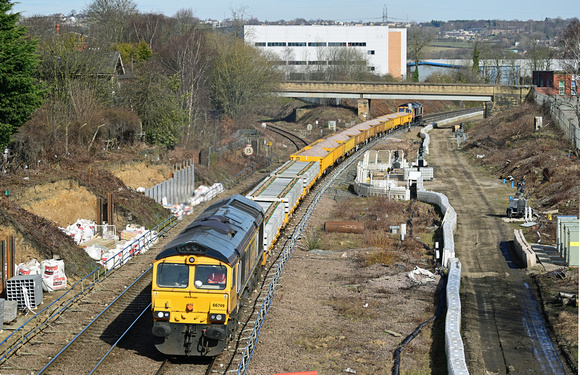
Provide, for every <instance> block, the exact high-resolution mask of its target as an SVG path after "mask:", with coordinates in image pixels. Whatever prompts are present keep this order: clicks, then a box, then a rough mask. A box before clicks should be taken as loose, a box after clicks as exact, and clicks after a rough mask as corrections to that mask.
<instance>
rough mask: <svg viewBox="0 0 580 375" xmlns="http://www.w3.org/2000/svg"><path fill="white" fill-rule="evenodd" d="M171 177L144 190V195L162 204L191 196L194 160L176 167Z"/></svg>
mask: <svg viewBox="0 0 580 375" xmlns="http://www.w3.org/2000/svg"><path fill="white" fill-rule="evenodd" d="M177 168H179V170H176V171H174V172H173V177H172V178H170V179H169V180H166V181H163V182H161V183H159V184H157V185H155V186H153V187H152V188H149V189H147V190H145V195H146V196H148V197H150V198H153V199H154V200H155V201H156V202H157V203H160V204H164V205H173V204H179V203H183V202H186V201H187V198H189V197H192V196H193V193H194V191H195V166H194V161H193V160H191V161H188V162H187V163H186V165H185V166H183V165H181V166H179V167H176V169H177Z"/></svg>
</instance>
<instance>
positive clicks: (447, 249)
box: [417, 190, 457, 268]
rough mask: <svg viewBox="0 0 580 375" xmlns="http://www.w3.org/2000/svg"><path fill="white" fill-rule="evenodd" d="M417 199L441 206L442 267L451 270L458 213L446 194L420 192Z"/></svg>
mask: <svg viewBox="0 0 580 375" xmlns="http://www.w3.org/2000/svg"><path fill="white" fill-rule="evenodd" d="M417 199H418V200H420V201H421V202H427V203H431V204H435V205H437V206H439V208H440V209H441V212H442V213H443V255H442V258H441V265H442V266H443V267H446V268H449V260H450V259H451V258H455V242H454V240H453V231H454V230H455V227H456V226H457V213H456V212H455V210H454V209H453V207H451V205H450V204H449V200H448V199H447V197H446V196H445V195H444V194H441V193H437V192H435V191H427V190H419V191H418V192H417Z"/></svg>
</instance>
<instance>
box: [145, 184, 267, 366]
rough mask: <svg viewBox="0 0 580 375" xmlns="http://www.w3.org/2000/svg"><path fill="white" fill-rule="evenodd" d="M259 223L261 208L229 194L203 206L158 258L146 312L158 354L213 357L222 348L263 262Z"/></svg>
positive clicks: (233, 330)
mask: <svg viewBox="0 0 580 375" xmlns="http://www.w3.org/2000/svg"><path fill="white" fill-rule="evenodd" d="M263 221H264V213H263V212H262V208H261V206H260V205H258V204H257V203H254V202H253V201H252V200H250V199H248V198H246V197H243V196H241V195H234V196H232V197H229V198H226V199H222V200H221V201H219V202H217V203H214V204H212V205H211V206H210V207H208V208H207V209H206V210H205V211H204V212H203V213H202V214H201V215H200V216H199V217H198V218H197V219H195V220H194V221H193V222H192V223H191V224H189V225H188V226H187V228H186V229H185V230H183V231H182V232H181V233H180V234H179V235H177V237H176V238H175V239H173V240H172V241H171V242H170V243H169V244H168V245H166V246H165V247H164V248H163V250H162V251H161V252H160V253H159V254H158V255H157V257H156V258H155V262H154V264H153V280H152V285H151V289H152V290H151V293H152V296H151V297H152V302H151V309H152V313H153V327H152V333H153V336H154V338H155V346H156V348H157V349H158V350H159V351H160V352H161V353H163V354H167V355H176V356H184V355H185V356H216V355H218V354H219V353H221V352H222V351H223V350H224V348H225V347H226V345H227V344H228V342H229V339H230V338H231V336H232V335H233V333H234V332H235V329H236V326H237V320H238V311H239V302H240V299H241V297H242V294H243V292H244V290H245V289H246V286H247V285H248V283H249V282H250V280H251V277H252V276H253V275H255V272H254V270H255V269H256V266H257V264H258V263H259V261H260V260H261V258H262V251H263V243H262V238H263Z"/></svg>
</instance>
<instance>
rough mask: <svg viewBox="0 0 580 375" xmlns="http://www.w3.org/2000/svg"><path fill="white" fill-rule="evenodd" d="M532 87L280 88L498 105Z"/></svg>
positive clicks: (298, 93) (301, 84) (302, 84)
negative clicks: (487, 102)
mask: <svg viewBox="0 0 580 375" xmlns="http://www.w3.org/2000/svg"><path fill="white" fill-rule="evenodd" d="M532 89H533V86H522V85H486V84H444V83H377V82H311V81H286V82H284V83H282V85H281V86H280V91H279V94H280V95H281V96H291V97H320V98H333V97H334V98H352V99H355V98H358V99H406V100H465V101H493V102H494V103H496V104H497V105H500V106H506V105H507V106H511V105H517V104H520V103H522V102H523V101H524V100H525V99H526V97H528V95H530V93H531V92H532Z"/></svg>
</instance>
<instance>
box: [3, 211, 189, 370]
mask: <svg viewBox="0 0 580 375" xmlns="http://www.w3.org/2000/svg"><path fill="white" fill-rule="evenodd" d="M177 222H178V220H177V218H176V217H175V216H173V215H172V216H170V217H168V218H166V219H165V220H163V221H162V222H161V223H160V224H158V225H157V226H156V227H155V228H153V229H152V231H155V229H157V230H156V231H155V232H156V234H155V235H154V236H151V237H150V238H148V239H147V241H146V242H144V243H143V244H141V242H139V251H141V250H143V248H145V247H147V246H149V245H152V244H153V243H154V242H155V241H157V239H158V238H159V237H160V236H162V235H164V234H165V233H166V232H168V231H169V230H171V229H172V228H173V227H174V226H175V225H177ZM129 246H130V245H129ZM129 246H127V247H125V248H124V249H123V250H121V251H120V252H119V253H117V254H116V255H115V256H114V257H113V258H111V259H110V260H111V261H114V260H115V258H116V257H117V255H119V254H122V253H123V252H124V251H125V250H127V248H128V247H129ZM126 260H128V259H126V258H122V259H121V262H120V264H119V265H118V266H120V265H122V264H124V263H126ZM118 266H117V265H115V266H113V267H111V268H110V269H108V270H105V271H104V272H102V271H103V269H102V268H101V267H97V268H95V269H94V270H93V271H91V272H90V273H88V274H87V275H86V276H84V277H83V278H81V279H80V280H79V281H77V282H76V283H75V284H74V285H73V286H71V287H70V288H69V289H68V290H67V291H66V292H65V293H64V294H63V295H62V296H60V297H59V298H57V299H56V300H54V301H53V302H52V303H50V304H49V305H48V306H46V307H45V308H44V309H42V310H40V311H39V312H38V313H36V315H34V316H33V317H31V318H30V319H28V320H27V321H26V322H24V323H23V324H22V325H21V326H20V327H18V328H17V329H16V330H14V332H12V333H11V334H10V335H8V336H7V337H6V338H5V339H4V340H3V341H2V342H0V347H2V345H4V344H6V345H8V342H9V340H11V339H15V340H16V341H15V342H14V343H12V344H10V345H9V346H8V348H7V349H6V350H5V351H4V353H3V354H2V356H0V363H3V362H4V361H6V359H7V358H8V357H9V356H10V355H11V354H12V353H13V352H14V351H15V350H17V349H18V348H20V346H22V345H23V344H24V343H25V342H27V341H28V340H30V339H31V338H32V337H34V335H36V334H37V333H38V332H39V331H40V330H41V329H42V328H44V327H45V326H46V325H47V324H49V323H51V322H52V321H54V320H55V319H56V318H57V317H58V316H60V315H61V314H62V313H63V312H64V311H65V310H66V309H68V308H69V307H70V305H72V304H73V303H75V302H77V301H78V300H79V299H80V298H81V297H82V296H84V294H85V293H86V292H88V291H89V290H91V289H92V288H93V286H94V285H95V284H97V283H98V282H100V281H102V280H104V279H105V278H106V277H108V276H109V275H110V274H111V273H112V272H113V271H115V270H117V269H118ZM91 278H92V280H91ZM87 280H88V281H87ZM85 282H88V283H89V284H88V285H87V286H86V287H85ZM79 285H80V288H81V289H80V291H79V292H78V293H76V294H74V290H75V288H77V287H78V286H79ZM69 297H70V300H68V302H67V300H66V298H69ZM47 315H48V316H47ZM42 319H44V320H42ZM33 322H34V323H36V325H35V326H34V327H33V328H31V329H30V330H29V331H28V332H24V331H25V329H26V328H27V326H28V325H29V324H30V323H33ZM17 334H21V336H20V338H19V339H18V338H17V337H18V336H17Z"/></svg>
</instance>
